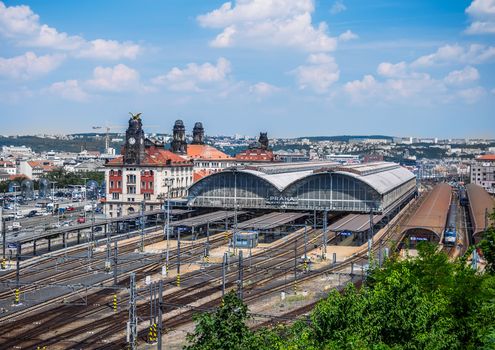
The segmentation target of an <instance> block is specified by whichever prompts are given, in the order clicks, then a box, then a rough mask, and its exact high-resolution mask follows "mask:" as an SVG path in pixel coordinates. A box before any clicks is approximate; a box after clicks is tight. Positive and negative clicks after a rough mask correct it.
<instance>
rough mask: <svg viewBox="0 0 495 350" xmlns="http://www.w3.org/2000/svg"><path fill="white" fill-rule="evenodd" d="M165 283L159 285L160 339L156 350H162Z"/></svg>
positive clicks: (161, 282)
mask: <svg viewBox="0 0 495 350" xmlns="http://www.w3.org/2000/svg"><path fill="white" fill-rule="evenodd" d="M162 304H163V281H160V282H159V284H158V339H157V343H156V348H157V349H158V350H162V327H163V320H162V319H163V311H162Z"/></svg>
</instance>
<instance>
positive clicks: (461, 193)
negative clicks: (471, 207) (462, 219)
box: [459, 188, 469, 207]
mask: <svg viewBox="0 0 495 350" xmlns="http://www.w3.org/2000/svg"><path fill="white" fill-rule="evenodd" d="M459 203H461V205H462V206H463V207H465V206H467V205H468V204H469V200H468V196H467V193H466V190H465V189H464V188H461V189H460V190H459Z"/></svg>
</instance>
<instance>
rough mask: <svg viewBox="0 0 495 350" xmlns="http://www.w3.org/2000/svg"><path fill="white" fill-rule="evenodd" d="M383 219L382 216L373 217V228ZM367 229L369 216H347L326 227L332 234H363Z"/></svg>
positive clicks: (368, 227)
mask: <svg viewBox="0 0 495 350" xmlns="http://www.w3.org/2000/svg"><path fill="white" fill-rule="evenodd" d="M383 217H384V215H373V226H374V225H376V224H377V223H379V222H380V221H381V220H382V219H383ZM369 229H370V215H369V214H349V215H346V216H344V217H343V218H342V219H340V220H337V221H336V222H334V223H333V224H331V225H330V226H328V230H329V231H332V232H343V231H348V232H364V231H368V230H369Z"/></svg>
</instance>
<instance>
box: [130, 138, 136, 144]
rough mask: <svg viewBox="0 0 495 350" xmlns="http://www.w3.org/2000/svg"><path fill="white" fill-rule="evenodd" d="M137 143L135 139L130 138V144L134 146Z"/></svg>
mask: <svg viewBox="0 0 495 350" xmlns="http://www.w3.org/2000/svg"><path fill="white" fill-rule="evenodd" d="M135 143H136V139H135V138H134V137H131V138H129V144H130V145H133V144H135Z"/></svg>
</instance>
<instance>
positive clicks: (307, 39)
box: [197, 0, 337, 52]
mask: <svg viewBox="0 0 495 350" xmlns="http://www.w3.org/2000/svg"><path fill="white" fill-rule="evenodd" d="M314 10H315V9H314V4H313V1H312V0H237V1H236V2H235V4H233V3H232V2H226V3H224V4H223V5H222V6H221V7H220V8H218V9H216V10H213V11H211V12H209V13H207V14H204V15H201V16H198V18H197V19H198V21H199V23H200V24H201V25H202V26H203V27H208V28H219V29H222V32H221V33H220V34H218V35H217V37H216V38H215V39H214V40H213V41H212V42H211V43H210V44H211V45H212V46H214V47H231V46H248V47H260V46H261V47H272V46H279V47H292V48H297V49H301V50H304V51H309V52H318V51H320V52H322V51H324V52H325V51H332V50H334V49H335V48H336V45H337V40H336V38H333V37H330V36H329V35H328V34H327V25H326V24H325V23H324V22H321V23H320V24H319V25H318V26H313V24H312V17H311V14H312V13H313V12H314Z"/></svg>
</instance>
